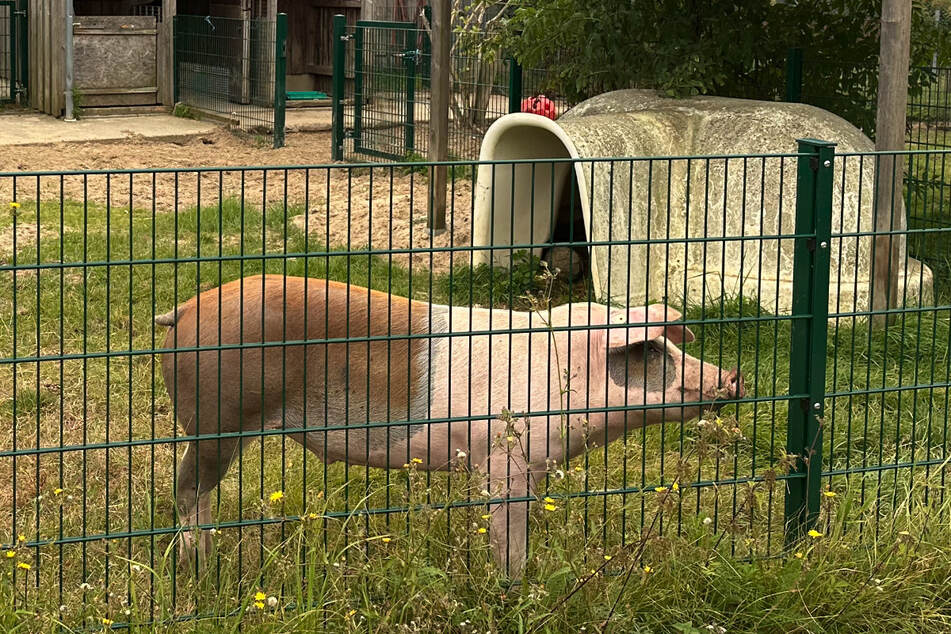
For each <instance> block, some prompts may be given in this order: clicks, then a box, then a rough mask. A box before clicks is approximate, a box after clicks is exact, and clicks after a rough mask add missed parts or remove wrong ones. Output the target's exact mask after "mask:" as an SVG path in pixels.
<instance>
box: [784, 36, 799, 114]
mask: <svg viewBox="0 0 951 634" xmlns="http://www.w3.org/2000/svg"><path fill="white" fill-rule="evenodd" d="M786 101H789V102H793V103H799V102H800V101H802V49H801V48H791V49H789V50H787V51H786Z"/></svg>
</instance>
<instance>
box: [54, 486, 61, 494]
mask: <svg viewBox="0 0 951 634" xmlns="http://www.w3.org/2000/svg"><path fill="white" fill-rule="evenodd" d="M62 492H63V490H62V489H61V488H59V487H56V488H55V489H53V495H59V494H60V493H62Z"/></svg>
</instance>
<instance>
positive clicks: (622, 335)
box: [608, 306, 679, 350]
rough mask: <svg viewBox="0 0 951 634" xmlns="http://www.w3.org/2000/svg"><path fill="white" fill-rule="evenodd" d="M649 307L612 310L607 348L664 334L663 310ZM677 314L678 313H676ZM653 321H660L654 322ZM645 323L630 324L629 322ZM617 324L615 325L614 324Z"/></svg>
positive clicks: (626, 344)
mask: <svg viewBox="0 0 951 634" xmlns="http://www.w3.org/2000/svg"><path fill="white" fill-rule="evenodd" d="M652 308H653V306H651V307H638V308H631V309H630V310H627V311H624V310H612V311H610V312H609V316H608V321H609V323H610V324H611V325H612V327H611V328H608V349H609V350H613V349H616V348H624V347H627V346H630V345H632V344H635V343H643V342H644V341H650V340H652V339H657V338H658V337H660V336H661V335H663V334H664V326H663V311H659V312H655V311H653V310H652ZM678 316H679V313H678ZM653 322H661V323H658V324H654V323H653ZM645 323H646V324H647V325H646V326H643V325H641V326H630V325H629V324H645ZM615 324H617V326H616V327H614V325H615Z"/></svg>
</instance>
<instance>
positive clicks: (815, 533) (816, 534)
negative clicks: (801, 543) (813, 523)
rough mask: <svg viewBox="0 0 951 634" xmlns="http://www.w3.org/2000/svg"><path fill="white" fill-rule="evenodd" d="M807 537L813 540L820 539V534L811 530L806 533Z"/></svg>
mask: <svg viewBox="0 0 951 634" xmlns="http://www.w3.org/2000/svg"><path fill="white" fill-rule="evenodd" d="M807 535H809V537H811V538H813V539H819V538H820V537H822V533H820V532H819V531H817V530H816V529H812V530H811V531H809V532H808V533H807Z"/></svg>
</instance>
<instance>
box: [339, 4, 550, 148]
mask: <svg viewBox="0 0 951 634" xmlns="http://www.w3.org/2000/svg"><path fill="white" fill-rule="evenodd" d="M334 25H335V26H334V29H335V31H334V43H335V46H336V47H337V49H336V52H335V54H334V78H335V79H334V89H333V93H334V94H333V98H334V104H335V105H334V124H333V156H334V159H335V160H343V159H345V158H346V159H361V160H365V159H366V158H378V159H379V158H382V159H387V160H407V159H413V158H423V157H426V156H427V154H428V148H429V117H430V96H429V83H430V77H429V72H430V67H431V54H430V48H431V46H430V42H429V35H428V32H427V31H426V30H425V29H422V28H419V27H418V26H417V24H416V23H414V22H383V21H371V20H363V21H359V22H357V23H356V25H355V26H354V27H352V28H348V27H347V25H346V21H345V20H344V18H343V16H335V18H334ZM351 68H352V73H353V81H352V82H349V83H348V82H347V80H346V78H347V77H348V76H349V70H350V69H351ZM450 74H451V79H450V81H451V98H450V106H449V119H450V121H449V124H450V125H449V154H450V158H455V159H477V158H478V156H479V150H480V148H481V145H482V137H483V135H484V134H485V131H486V130H487V129H488V127H489V126H490V125H491V124H492V122H493V121H495V120H496V119H498V118H499V117H501V116H502V115H504V114H507V113H509V112H518V111H519V110H520V107H521V101H522V98H523V97H529V96H535V95H537V94H540V93H544V92H548V93H549V96H550V97H551V98H552V100H553V102H554V103H555V107H556V113H557V114H561V113H562V112H564V111H565V110H566V109H567V107H568V104H567V101H565V100H564V99H560V98H558V97H557V96H555V95H551V94H550V90H549V88H550V87H551V83H550V81H549V79H550V73H549V72H548V71H546V70H543V69H524V70H523V69H522V68H521V67H520V66H519V65H518V64H516V63H515V62H514V61H513V60H512V59H510V58H507V57H505V56H504V55H502V54H501V53H499V52H493V53H491V54H490V53H485V54H483V55H463V54H455V55H453V56H452V71H451V73H450Z"/></svg>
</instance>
